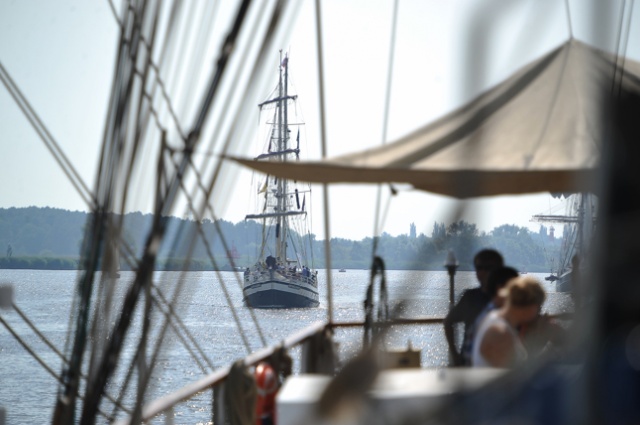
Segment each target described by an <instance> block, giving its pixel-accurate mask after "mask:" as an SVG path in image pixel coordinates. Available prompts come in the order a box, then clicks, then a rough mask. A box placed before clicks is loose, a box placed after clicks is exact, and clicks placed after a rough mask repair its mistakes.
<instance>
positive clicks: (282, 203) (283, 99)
mask: <svg viewBox="0 0 640 425" xmlns="http://www.w3.org/2000/svg"><path fill="white" fill-rule="evenodd" d="M288 65H289V60H288V58H287V56H286V55H285V57H284V59H283V58H282V50H280V90H279V91H280V92H279V98H280V100H279V101H278V112H279V115H280V117H279V121H280V123H279V124H280V126H279V134H278V151H279V152H285V151H286V149H287V145H288V143H287V141H288V138H289V129H288V127H289V126H288V122H287V121H288V119H287V117H288V113H287V104H288V102H287V85H288V78H289V72H288V69H289V68H288ZM283 79H284V81H283ZM286 159H287V156H286V155H282V156H281V160H282V161H286ZM277 205H278V212H279V213H281V214H283V215H281V216H279V217H278V224H277V228H279V229H280V231H279V232H276V238H278V240H277V241H276V246H277V248H276V255H277V256H278V257H280V259H281V260H282V261H283V262H286V260H287V231H288V229H287V217H286V215H285V214H286V213H287V180H286V179H279V180H278V195H277Z"/></svg>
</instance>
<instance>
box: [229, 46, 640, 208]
mask: <svg viewBox="0 0 640 425" xmlns="http://www.w3.org/2000/svg"><path fill="white" fill-rule="evenodd" d="M615 64H616V62H615V57H614V56H613V55H611V54H609V53H606V52H603V51H601V50H598V49H595V48H593V47H590V46H588V45H586V44H584V43H582V42H579V41H576V40H570V41H568V42H567V43H565V44H564V45H562V46H560V47H559V48H557V49H556V50H554V51H552V52H551V53H549V54H547V55H546V56H544V57H542V58H540V59H538V60H536V61H534V62H533V63H531V64H529V65H527V66H525V67H524V68H522V69H521V70H519V71H518V72H516V73H515V74H514V75H513V76H511V77H510V78H508V79H507V80H506V81H504V82H502V83H500V84H499V85H497V86H495V87H494V88H492V89H490V90H488V91H487V92H485V93H483V94H481V95H480V96H478V97H477V98H476V99H474V100H473V101H471V102H470V103H468V104H466V105H465V106H463V107H461V108H459V109H457V110H455V111H453V112H451V113H449V114H448V115H446V116H444V117H442V118H441V119H439V120H437V121H435V122H433V123H431V124H429V125H426V126H425V127H422V128H420V129H418V130H417V131H415V132H413V133H412V134H409V135H407V136H405V137H403V138H401V139H400V140H397V141H395V142H393V143H389V144H387V145H384V146H381V147H376V148H373V149H368V150H365V151H362V152H357V153H353V154H348V155H343V156H339V157H335V158H331V159H327V160H324V161H315V162H308V161H307V162H298V163H280V162H275V161H273V162H270V161H254V160H250V159H239V158H233V159H234V160H236V161H238V162H239V163H241V164H243V165H245V166H247V167H250V168H253V169H255V170H258V171H261V172H263V173H266V174H270V175H276V176H279V177H284V178H290V179H297V180H301V181H308V182H312V183H382V182H389V183H391V182H396V183H409V184H411V185H413V186H414V187H415V188H417V189H421V190H425V191H428V192H432V193H437V194H442V195H448V196H454V197H457V198H468V197H477V196H492V195H508V194H525V193H535V192H545V191H549V192H576V191H581V190H591V189H592V188H593V184H594V181H595V178H596V175H595V174H596V172H597V167H598V165H599V160H600V151H601V147H602V140H601V138H602V134H603V128H602V122H603V119H602V117H603V110H602V108H603V106H604V104H605V102H604V100H603V96H602V95H603V94H604V93H608V92H611V90H612V87H618V85H616V84H614V82H613V78H614V70H615V69H616V67H615ZM620 64H621V61H618V65H620ZM617 70H618V73H617V75H616V78H617V81H619V82H620V83H619V84H621V85H620V87H622V89H623V90H633V91H638V90H640V63H638V62H634V61H630V60H626V61H625V62H624V70H625V72H624V74H623V75H622V76H621V75H620V66H618V67H617Z"/></svg>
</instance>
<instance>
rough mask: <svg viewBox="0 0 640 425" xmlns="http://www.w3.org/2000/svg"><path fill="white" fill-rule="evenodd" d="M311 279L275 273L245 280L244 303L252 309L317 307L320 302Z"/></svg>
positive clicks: (315, 286) (316, 289)
mask: <svg viewBox="0 0 640 425" xmlns="http://www.w3.org/2000/svg"><path fill="white" fill-rule="evenodd" d="M314 281H315V279H314V278H313V277H305V276H299V277H291V278H287V277H285V276H282V275H281V274H279V273H277V272H272V271H271V273H264V274H263V276H262V277H258V278H254V277H252V276H249V277H247V278H245V283H244V288H243V290H242V292H243V295H244V303H245V305H246V306H247V307H253V308H306V307H318V305H320V300H319V296H318V288H317V285H314V284H313V282H314Z"/></svg>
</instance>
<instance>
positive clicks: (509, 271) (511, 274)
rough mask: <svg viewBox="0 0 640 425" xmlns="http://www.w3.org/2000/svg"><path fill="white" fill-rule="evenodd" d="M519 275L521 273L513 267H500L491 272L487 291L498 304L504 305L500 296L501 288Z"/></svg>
mask: <svg viewBox="0 0 640 425" xmlns="http://www.w3.org/2000/svg"><path fill="white" fill-rule="evenodd" d="M518 276H520V274H519V273H518V271H517V270H516V269H514V268H513V267H498V268H496V269H494V270H492V271H491V272H490V273H489V277H488V278H487V285H486V287H485V291H486V292H487V295H489V298H491V299H492V300H493V303H494V304H495V305H496V306H498V307H500V306H501V305H502V302H501V301H502V300H501V299H500V297H499V296H498V293H499V291H500V289H502V288H504V287H505V286H507V283H509V281H510V280H511V279H515V278H517V277H518Z"/></svg>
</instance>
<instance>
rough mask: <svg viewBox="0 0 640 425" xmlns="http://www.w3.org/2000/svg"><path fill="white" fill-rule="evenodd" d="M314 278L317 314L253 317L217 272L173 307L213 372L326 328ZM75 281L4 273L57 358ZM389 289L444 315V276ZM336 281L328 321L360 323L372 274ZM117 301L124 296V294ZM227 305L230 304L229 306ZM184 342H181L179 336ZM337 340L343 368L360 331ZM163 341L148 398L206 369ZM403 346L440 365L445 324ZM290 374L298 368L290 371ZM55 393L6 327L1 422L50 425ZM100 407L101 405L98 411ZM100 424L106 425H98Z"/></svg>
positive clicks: (462, 280)
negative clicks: (297, 334) (309, 331)
mask: <svg viewBox="0 0 640 425" xmlns="http://www.w3.org/2000/svg"><path fill="white" fill-rule="evenodd" d="M179 275H180V274H179V273H177V272H164V273H158V274H156V276H155V278H154V282H155V283H156V285H157V286H158V287H159V288H161V289H162V291H163V293H164V294H165V295H167V296H168V297H169V296H171V295H172V294H173V293H174V291H175V290H176V285H175V282H176V281H177V279H178V276H179ZM532 275H533V276H535V277H537V278H539V280H540V281H541V282H543V286H544V287H545V289H546V290H547V292H548V298H547V301H546V303H545V306H544V307H543V309H544V310H545V311H547V312H550V313H558V312H563V311H568V310H571V308H572V304H571V298H570V296H569V295H568V294H564V293H556V292H555V286H554V284H553V283H548V282H545V281H544V279H543V278H544V276H545V275H544V274H533V273H532ZM133 277H134V274H133V272H122V273H121V277H120V279H118V285H119V286H122V287H124V286H125V285H124V284H125V283H126V282H128V281H131V280H132V279H133ZM318 277H319V282H320V289H321V305H320V307H318V308H313V309H286V310H253V311H251V310H250V309H248V308H247V307H244V306H243V304H242V293H241V290H240V287H239V284H238V282H237V280H236V279H235V275H234V273H232V272H223V273H221V274H220V278H219V277H218V276H217V275H216V273H215V272H190V273H187V274H186V275H185V278H184V279H183V280H184V285H183V288H182V290H181V292H180V296H179V301H178V303H177V304H176V307H175V308H176V311H177V312H178V314H179V316H180V318H181V319H182V321H183V323H184V325H185V326H186V328H188V329H189V332H190V333H191V335H192V336H193V338H194V339H195V341H197V343H198V345H199V346H200V348H201V349H202V351H203V352H204V353H205V356H206V357H207V358H208V359H209V362H210V364H211V365H212V366H213V367H214V368H218V367H222V366H226V365H229V364H230V363H231V362H233V361H234V360H236V359H240V358H242V357H244V356H246V355H247V354H248V352H249V351H256V350H258V349H260V348H262V347H263V343H262V341H263V340H264V341H265V342H266V344H267V345H274V344H278V343H279V342H281V341H282V340H283V339H284V338H285V337H287V336H289V335H291V334H292V333H294V332H296V331H299V330H302V329H304V328H305V327H307V326H309V325H311V324H313V323H315V322H318V321H326V320H327V318H328V311H329V309H328V301H327V299H328V291H327V290H326V284H325V282H326V272H325V271H320V272H319V276H318ZM77 278H78V272H75V271H47V270H0V284H6V283H11V284H12V285H13V287H14V301H15V303H16V305H17V306H18V308H20V309H21V311H22V312H24V313H25V314H26V316H27V317H28V319H29V320H30V321H32V322H33V323H34V324H35V326H37V327H38V328H39V329H40V331H41V332H42V333H43V334H44V335H45V337H46V338H47V339H48V340H50V341H51V343H53V345H55V346H56V347H57V348H58V349H59V350H60V351H64V350H63V348H64V345H65V342H66V340H67V333H68V329H69V317H70V313H71V304H72V295H73V289H74V286H75V281H76V279H77ZM386 281H387V288H388V293H389V300H390V304H391V306H393V305H396V303H397V302H398V301H399V300H401V299H403V300H407V301H408V303H407V305H406V306H405V308H404V309H403V311H402V316H403V317H425V316H426V317H442V316H444V315H445V314H446V312H447V309H448V307H449V277H448V275H447V273H446V272H444V271H443V272H424V271H394V270H391V271H387V276H386ZM455 281H456V283H455V289H456V291H455V294H456V298H459V297H460V295H461V294H462V292H463V291H464V290H465V289H467V288H471V287H473V286H475V285H476V284H477V283H476V278H475V274H474V273H473V272H458V273H457V274H456V277H455ZM332 282H333V283H332V288H333V289H332V291H331V292H332V299H333V303H332V305H333V320H334V321H336V322H341V321H355V320H362V319H363V318H364V314H363V300H364V298H365V291H366V288H367V285H368V283H369V271H368V270H347V271H346V272H338V271H337V270H336V271H333V272H332ZM120 293H121V296H122V294H123V293H124V290H121V291H120ZM227 300H230V303H231V307H230V306H229V303H228V302H227ZM251 313H253V315H252V314H251ZM0 315H1V316H2V318H3V319H4V321H5V322H6V323H7V324H8V325H9V326H10V327H11V328H12V329H13V330H14V331H15V332H16V333H17V334H18V335H19V336H20V338H22V339H23V341H24V342H25V343H26V344H27V345H28V346H29V347H30V348H32V349H33V350H34V351H35V352H36V353H37V354H38V356H39V357H40V359H41V360H42V361H43V362H44V363H45V364H46V365H48V367H49V368H50V369H51V371H53V372H54V373H55V374H59V373H60V371H61V370H62V361H61V360H60V358H59V357H58V356H57V355H56V354H55V353H54V352H53V351H52V350H51V349H50V348H48V347H47V346H46V345H45V344H44V343H43V342H42V341H41V340H40V339H39V338H38V337H37V336H36V335H35V334H34V333H33V332H32V331H31V330H30V328H29V327H28V326H27V324H26V323H25V322H24V321H23V320H22V319H21V318H20V316H19V315H18V313H17V312H16V311H14V310H0ZM252 316H254V317H255V321H254V318H253V317H252ZM255 322H257V324H258V326H256V324H255ZM181 334H183V335H184V332H181ZM152 335H153V332H152ZM241 335H244V338H243V337H241ZM336 337H337V340H338V343H339V348H340V357H341V360H344V359H346V358H348V357H349V356H351V355H353V354H354V353H356V352H357V351H358V349H359V347H360V344H361V341H362V330H361V329H359V328H350V329H347V330H342V331H338V332H337V335H336ZM165 341H166V342H165V344H164V345H163V347H164V348H163V349H162V350H161V351H160V354H159V357H158V359H157V363H156V364H157V366H156V368H155V372H154V375H153V379H152V382H151V383H150V385H149V388H150V390H149V393H150V395H149V397H148V400H151V399H154V398H156V397H158V396H161V395H164V394H167V393H170V392H172V391H174V390H176V389H179V388H181V387H183V386H184V385H186V384H187V383H189V382H192V381H194V380H196V379H198V378H200V377H201V376H202V374H203V371H202V368H200V367H198V363H197V362H196V360H194V358H193V356H192V355H190V354H189V351H188V350H185V349H184V348H183V346H182V344H181V343H180V341H179V339H178V338H176V337H175V333H173V332H172V331H170V332H169V333H168V337H167V338H166V340H165ZM409 342H410V343H411V345H412V346H413V347H414V348H419V349H421V350H422V354H421V356H422V357H421V362H422V366H423V367H443V366H446V364H447V359H448V354H447V349H446V342H445V339H444V333H443V331H442V326H441V325H430V326H407V327H405V326H403V327H401V328H400V327H398V328H393V329H392V331H391V332H390V336H389V340H388V342H387V344H388V346H391V347H406V346H407V344H408V343H409ZM135 343H137V342H136V341H135V339H133V338H129V339H127V340H126V341H125V347H124V351H123V356H124V357H126V356H128V355H130V354H131V353H132V352H133V351H134V347H135V345H134V344H135ZM247 346H248V347H247ZM150 351H151V348H150ZM298 351H299V350H298ZM292 354H293V355H295V354H296V353H295V352H293V353H292ZM296 367H297V366H295V365H294V371H295V369H296ZM208 370H209V369H208ZM125 373H126V370H118V371H116V375H117V376H123V375H124V374H125ZM57 388H58V387H57V384H56V380H55V378H54V377H53V376H52V375H51V374H50V373H49V372H48V371H47V370H46V369H45V368H44V367H43V366H41V365H40V363H38V362H37V361H36V360H35V359H34V358H33V357H32V356H31V355H30V354H29V353H28V352H27V351H26V349H25V348H24V347H23V346H22V345H21V344H20V343H19V342H18V341H17V339H16V338H14V337H13V336H12V335H11V333H10V332H9V331H8V330H7V328H6V327H5V326H0V407H2V408H4V409H5V411H6V412H5V414H6V424H7V425H9V424H11V425H12V424H42V423H50V422H51V416H52V412H53V406H54V403H55V396H56V391H57ZM131 397H133V396H131ZM210 399H211V394H210V393H208V394H203V395H202V396H201V397H199V398H196V399H193V400H190V401H189V402H187V403H184V404H182V405H180V406H179V407H178V408H176V410H175V415H176V417H175V423H176V424H182V423H184V424H195V423H208V421H209V420H210V419H208V418H209V417H210V413H208V412H210V408H211V407H210ZM102 406H103V407H105V406H104V404H103V405H102ZM106 410H108V411H110V407H108V406H107V407H106ZM106 422H107V421H106V419H104V420H103V422H102V423H106ZM158 422H159V421H158Z"/></svg>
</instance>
